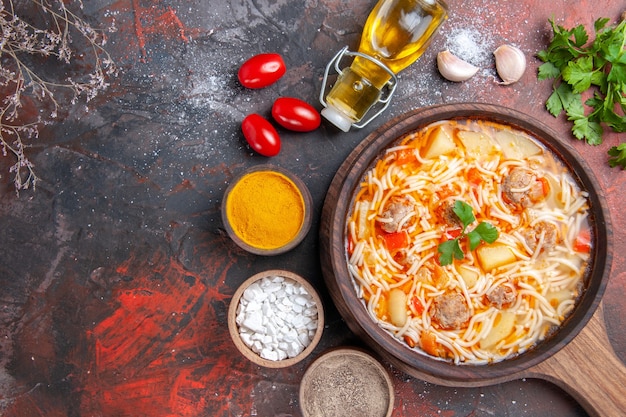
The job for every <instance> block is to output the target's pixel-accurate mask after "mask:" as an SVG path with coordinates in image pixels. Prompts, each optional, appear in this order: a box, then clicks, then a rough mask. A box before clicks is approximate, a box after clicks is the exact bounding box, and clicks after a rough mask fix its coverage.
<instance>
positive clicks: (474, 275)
mask: <svg viewBox="0 0 626 417" xmlns="http://www.w3.org/2000/svg"><path fill="white" fill-rule="evenodd" d="M458 272H459V275H461V278H463V281H464V282H465V287H466V288H472V287H473V286H474V285H475V284H476V281H478V272H476V271H474V270H473V269H470V268H468V267H466V266H462V265H461V266H460V267H459V269H458Z"/></svg>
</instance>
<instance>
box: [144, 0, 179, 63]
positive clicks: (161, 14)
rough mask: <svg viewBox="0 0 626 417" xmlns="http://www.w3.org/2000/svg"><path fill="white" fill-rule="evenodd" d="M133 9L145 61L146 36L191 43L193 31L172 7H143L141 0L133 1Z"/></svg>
mask: <svg viewBox="0 0 626 417" xmlns="http://www.w3.org/2000/svg"><path fill="white" fill-rule="evenodd" d="M132 9H133V14H134V25H135V35H136V36H137V41H138V43H139V49H140V50H141V56H142V58H143V59H145V58H147V53H146V36H149V35H161V36H164V37H165V38H169V39H180V40H181V41H183V42H185V43H187V42H189V37H188V36H187V33H189V32H191V30H190V29H188V28H186V27H185V25H184V24H183V22H181V20H180V19H179V18H178V16H177V15H176V12H175V11H174V9H173V8H172V7H170V6H166V7H164V8H160V7H154V6H153V7H142V6H140V5H139V0H133V2H132Z"/></svg>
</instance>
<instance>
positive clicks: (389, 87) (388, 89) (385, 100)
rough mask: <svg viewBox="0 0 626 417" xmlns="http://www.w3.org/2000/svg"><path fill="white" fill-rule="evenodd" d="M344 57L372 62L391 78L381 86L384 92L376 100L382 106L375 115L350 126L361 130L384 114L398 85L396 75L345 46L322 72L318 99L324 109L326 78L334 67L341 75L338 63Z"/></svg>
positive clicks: (375, 60) (377, 62) (372, 58)
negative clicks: (359, 58) (322, 76)
mask: <svg viewBox="0 0 626 417" xmlns="http://www.w3.org/2000/svg"><path fill="white" fill-rule="evenodd" d="M345 56H348V57H357V56H358V57H361V58H363V59H367V60H368V61H370V62H373V63H374V64H376V65H377V66H378V67H380V68H381V69H383V70H384V71H385V72H387V74H389V75H390V77H391V79H390V80H389V81H387V83H386V84H385V85H384V86H383V88H384V89H385V90H384V91H382V90H381V97H380V98H379V99H378V103H382V104H383V106H382V107H381V108H380V109H378V110H377V111H376V112H375V113H373V114H372V115H370V116H369V117H367V118H365V117H364V118H363V119H362V120H361V122H360V123H353V124H352V126H354V127H356V128H357V129H361V128H363V127H365V126H367V124H368V123H370V122H371V121H372V120H374V119H375V118H376V117H378V116H379V115H380V114H381V113H382V112H384V111H385V110H386V109H387V107H388V106H389V104H390V103H391V97H393V94H394V93H395V91H396V87H397V85H398V77H396V74H395V73H394V72H393V71H391V69H389V67H387V65H385V64H384V63H383V62H381V61H379V60H378V59H376V58H374V57H371V56H369V55H366V54H363V53H361V52H353V51H350V50H348V47H347V46H345V47H343V49H341V50H340V51H339V52H337V54H336V55H335V56H334V57H333V58H332V59H331V60H330V61H329V62H328V65H326V70H325V71H324V78H323V79H322V88H321V90H320V97H319V100H320V103H321V104H322V105H323V106H324V107H327V106H328V104H327V103H326V100H325V98H324V97H326V88H327V83H328V76H329V75H330V71H331V69H332V68H333V67H334V70H335V72H336V73H337V74H339V75H342V74H343V70H342V69H341V68H340V63H341V60H342V59H343V58H344V57H345ZM385 93H386V94H385ZM372 108H373V107H372ZM370 110H371V109H370ZM367 113H370V111H369V110H368V112H367ZM367 113H366V115H367Z"/></svg>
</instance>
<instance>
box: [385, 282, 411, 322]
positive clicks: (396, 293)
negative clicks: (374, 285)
mask: <svg viewBox="0 0 626 417" xmlns="http://www.w3.org/2000/svg"><path fill="white" fill-rule="evenodd" d="M406 298H407V297H406V294H405V293H404V291H402V290H401V289H398V288H394V289H392V290H391V291H389V306H388V309H389V320H390V321H391V324H393V325H394V326H398V327H402V326H404V324H405V323H406V316H407V305H406Z"/></svg>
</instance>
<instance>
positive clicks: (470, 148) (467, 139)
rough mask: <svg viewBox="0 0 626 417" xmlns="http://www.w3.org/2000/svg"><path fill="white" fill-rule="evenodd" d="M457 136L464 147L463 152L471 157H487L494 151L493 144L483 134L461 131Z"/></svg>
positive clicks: (494, 145) (494, 146)
mask: <svg viewBox="0 0 626 417" xmlns="http://www.w3.org/2000/svg"><path fill="white" fill-rule="evenodd" d="M458 136H459V139H460V140H461V142H462V143H463V146H465V150H466V151H467V153H468V154H470V155H471V156H474V157H477V156H480V155H488V154H490V153H493V152H495V151H496V144H495V142H494V141H493V140H491V138H489V136H487V135H485V134H484V133H480V132H472V131H461V132H459V133H458Z"/></svg>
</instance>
